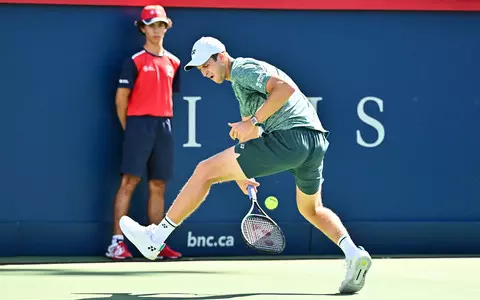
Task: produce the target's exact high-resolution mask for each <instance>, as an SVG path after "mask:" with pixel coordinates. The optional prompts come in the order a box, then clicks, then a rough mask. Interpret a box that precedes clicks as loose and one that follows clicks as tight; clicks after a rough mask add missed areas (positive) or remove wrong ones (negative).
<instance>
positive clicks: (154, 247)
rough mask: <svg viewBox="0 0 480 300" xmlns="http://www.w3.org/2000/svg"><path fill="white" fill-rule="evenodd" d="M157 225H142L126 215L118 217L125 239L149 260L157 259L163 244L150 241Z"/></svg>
mask: <svg viewBox="0 0 480 300" xmlns="http://www.w3.org/2000/svg"><path fill="white" fill-rule="evenodd" d="M156 227H157V225H155V224H151V225H149V226H146V227H145V226H142V225H140V224H138V223H137V222H135V221H134V220H133V219H132V218H130V217H128V216H123V217H121V218H120V228H121V229H122V232H123V234H125V236H126V237H127V239H128V240H129V241H130V242H132V244H133V245H135V247H137V249H138V250H139V251H140V253H142V255H143V256H145V258H147V259H149V260H155V259H157V256H158V253H160V251H162V249H163V247H165V244H162V245H158V244H155V243H154V242H153V241H152V235H153V231H154V230H155V228H156Z"/></svg>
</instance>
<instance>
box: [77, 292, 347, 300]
mask: <svg viewBox="0 0 480 300" xmlns="http://www.w3.org/2000/svg"><path fill="white" fill-rule="evenodd" d="M74 295H89V297H87V298H81V299H78V300H83V299H84V300H145V299H156V300H179V299H197V300H221V299H235V298H242V297H253V296H276V297H282V299H288V297H301V296H305V297H312V296H348V295H343V294H339V293H332V294H299V293H244V294H224V295H205V294H184V293H168V294H161V293H160V294H140V295H132V294H122V293H118V294H107V293H105V294H96V293H93V294H86V293H82V294H74ZM95 295H98V296H99V298H92V296H93V297H95ZM283 297H284V298H283Z"/></svg>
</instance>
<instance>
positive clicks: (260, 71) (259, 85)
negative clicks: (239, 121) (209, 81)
mask: <svg viewBox="0 0 480 300" xmlns="http://www.w3.org/2000/svg"><path fill="white" fill-rule="evenodd" d="M230 76H231V81H232V88H233V92H234V93H235V96H236V97H237V100H238V102H239V105H240V114H241V115H242V117H248V116H252V115H254V114H255V112H256V111H257V110H258V109H259V108H260V107H261V106H262V105H263V103H265V100H266V99H267V97H268V94H267V92H266V89H267V82H268V80H269V79H270V77H271V76H276V77H278V78H280V79H281V80H283V81H285V82H287V83H289V84H290V85H292V86H293V87H294V88H295V92H294V93H293V94H292V96H291V97H290V98H289V99H288V101H287V102H286V103H285V104H284V105H283V106H282V107H281V108H280V109H279V110H278V111H276V112H275V113H274V114H273V115H271V116H270V118H268V119H267V120H265V121H264V122H263V125H264V130H265V131H266V132H272V131H275V130H286V129H291V128H294V127H307V128H311V129H314V130H319V131H322V132H326V130H325V129H324V128H323V126H322V124H321V122H320V120H319V118H318V115H317V112H316V111H315V108H314V106H313V105H312V104H311V103H310V101H309V100H308V98H307V97H306V96H305V95H304V94H303V93H302V92H301V91H300V89H299V88H298V87H297V85H296V84H295V83H294V82H293V80H292V79H291V78H290V77H289V76H288V75H287V74H285V73H284V72H283V71H282V70H280V69H278V68H276V67H274V66H272V65H270V64H268V63H266V62H264V61H259V60H256V59H253V58H243V57H239V58H236V59H235V60H234V61H233V64H232V70H231V73H230Z"/></svg>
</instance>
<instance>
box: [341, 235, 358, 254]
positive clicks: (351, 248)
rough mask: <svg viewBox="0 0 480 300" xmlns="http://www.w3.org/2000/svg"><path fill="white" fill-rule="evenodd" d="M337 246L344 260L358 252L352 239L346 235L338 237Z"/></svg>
mask: <svg viewBox="0 0 480 300" xmlns="http://www.w3.org/2000/svg"><path fill="white" fill-rule="evenodd" d="M337 244H338V246H339V247H340V248H341V249H342V251H343V253H344V254H345V257H346V258H350V257H352V256H355V254H356V253H357V252H358V248H357V246H355V244H354V243H353V241H352V239H351V238H350V236H348V235H344V236H342V237H340V239H338V243H337Z"/></svg>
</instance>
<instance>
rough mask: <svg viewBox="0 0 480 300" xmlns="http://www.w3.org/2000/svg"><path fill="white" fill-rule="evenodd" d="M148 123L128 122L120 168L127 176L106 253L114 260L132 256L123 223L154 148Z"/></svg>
mask: <svg viewBox="0 0 480 300" xmlns="http://www.w3.org/2000/svg"><path fill="white" fill-rule="evenodd" d="M145 122H148V120H146V119H144V118H143V117H128V119H127V128H126V130H125V132H124V139H123V148H122V162H121V167H120V172H121V174H123V175H122V180H121V182H120V187H119V189H118V191H117V194H116V196H115V200H114V211H113V237H112V243H111V244H110V246H109V247H108V249H107V253H106V256H107V257H110V258H112V259H123V258H130V257H131V256H132V255H131V254H130V252H129V251H128V249H127V247H126V246H125V244H124V243H123V234H122V230H121V228H120V225H119V220H120V218H121V217H122V216H124V215H126V214H128V211H129V208H130V201H131V198H132V195H133V192H134V191H135V188H136V186H137V184H138V183H139V182H140V179H141V176H142V175H143V174H144V172H145V170H146V168H147V161H148V158H149V156H150V153H151V151H152V148H153V139H152V135H151V133H150V132H149V131H148V126H146V125H145Z"/></svg>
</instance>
